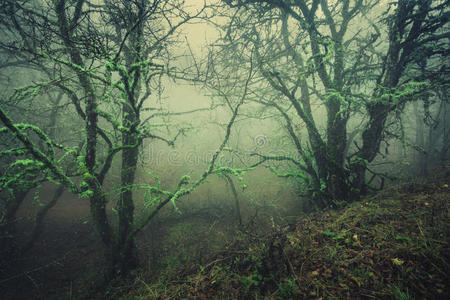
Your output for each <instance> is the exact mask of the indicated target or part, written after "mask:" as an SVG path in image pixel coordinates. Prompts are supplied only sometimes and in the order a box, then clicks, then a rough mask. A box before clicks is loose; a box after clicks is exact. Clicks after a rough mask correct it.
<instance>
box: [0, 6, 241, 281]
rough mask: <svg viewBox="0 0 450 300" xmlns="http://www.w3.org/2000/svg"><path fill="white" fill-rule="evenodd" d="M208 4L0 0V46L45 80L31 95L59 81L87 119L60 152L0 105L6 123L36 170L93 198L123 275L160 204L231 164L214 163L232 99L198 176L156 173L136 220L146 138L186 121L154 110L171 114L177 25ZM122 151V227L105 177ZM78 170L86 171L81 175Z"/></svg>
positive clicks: (113, 261)
mask: <svg viewBox="0 0 450 300" xmlns="http://www.w3.org/2000/svg"><path fill="white" fill-rule="evenodd" d="M204 10H205V6H204V7H203V8H201V9H199V10H195V9H190V11H191V13H188V10H187V8H186V6H185V3H184V1H178V0H157V1H145V0H133V1H125V0H123V1H109V0H105V1H95V2H94V1H84V0H77V1H65V0H56V1H52V2H42V1H38V0H36V1H3V2H2V10H1V14H2V26H4V30H5V31H7V32H8V33H9V36H8V38H5V39H4V40H3V43H2V49H4V50H5V51H7V52H8V54H9V55H11V56H13V57H15V56H16V55H21V56H23V57H24V58H25V59H26V60H27V62H28V63H29V64H31V65H32V66H33V68H35V69H37V70H38V71H39V72H40V76H41V78H40V79H41V80H42V81H41V82H39V83H35V84H34V85H33V88H34V89H33V91H34V92H33V96H35V95H37V94H45V93H46V91H47V90H48V89H49V88H56V89H59V90H60V91H62V92H63V93H64V95H65V97H64V101H66V103H69V104H70V105H71V107H73V109H74V111H75V112H76V113H77V115H78V118H79V119H80V120H81V122H83V124H84V130H83V131H82V141H83V144H82V146H81V147H77V146H76V145H73V144H70V143H69V144H68V145H65V146H63V147H60V148H61V150H59V151H58V152H57V153H56V154H55V155H49V154H48V152H49V151H50V150H51V149H52V148H53V145H54V144H56V141H54V140H51V139H49V138H48V136H47V135H42V136H40V137H39V138H40V140H44V141H47V140H49V142H48V143H47V144H46V145H45V146H44V148H43V149H41V148H39V147H38V145H37V143H36V142H35V141H33V140H31V139H30V137H29V134H27V132H25V131H24V129H23V128H22V126H20V125H19V124H15V123H14V122H13V120H12V119H11V118H10V117H9V116H8V113H7V112H6V111H5V109H4V107H3V105H2V107H0V120H1V121H2V122H3V124H4V125H5V127H4V128H3V131H5V130H8V131H9V132H10V134H12V137H13V138H14V140H15V141H17V142H19V143H20V144H22V145H23V147H24V148H25V150H26V153H27V155H29V156H31V157H32V158H33V159H32V161H33V163H34V164H38V165H39V166H40V169H39V172H40V174H42V173H44V174H45V176H46V178H47V179H48V180H51V181H53V182H57V183H58V184H60V185H62V186H64V187H65V188H66V189H68V190H70V191H71V192H73V193H75V194H77V195H79V196H80V197H81V198H87V199H89V202H90V208H91V216H92V220H93V223H94V225H95V227H96V229H97V231H98V233H99V235H100V237H101V239H102V241H103V243H104V244H105V246H106V249H107V259H108V261H109V262H110V274H113V275H125V274H127V273H128V272H129V271H130V270H131V269H133V268H134V267H135V266H136V264H137V257H136V249H135V236H136V234H137V233H138V232H140V231H141V230H142V229H143V228H144V227H145V226H146V225H147V224H148V223H149V222H150V220H151V219H152V218H153V217H154V216H155V215H156V214H157V213H158V211H160V209H161V208H163V207H164V206H165V205H167V204H168V203H172V204H173V205H174V206H175V202H176V201H177V200H178V199H179V198H180V197H182V196H184V195H186V194H189V193H191V192H192V191H193V190H194V189H196V188H197V187H198V186H199V185H200V184H201V183H203V182H204V181H205V179H206V178H207V176H209V175H210V174H212V173H217V172H225V173H226V172H227V170H224V169H223V168H216V166H215V162H216V160H217V158H218V156H219V154H220V152H221V151H222V150H223V148H224V147H225V145H226V143H227V141H228V139H229V136H230V128H231V126H232V125H233V123H234V120H235V118H236V115H237V112H238V109H239V107H240V105H241V104H242V103H234V104H233V105H232V106H230V109H231V112H232V115H231V118H230V121H229V123H228V125H227V128H226V134H225V137H224V140H223V142H222V143H221V145H220V146H219V147H218V150H217V152H215V153H214V155H213V157H212V159H211V161H210V163H209V164H208V167H207V169H206V170H205V172H204V173H203V174H202V175H201V176H200V178H199V179H197V180H195V181H192V182H190V179H189V177H188V176H183V177H182V178H181V179H180V181H179V183H178V185H177V186H176V187H175V189H174V190H173V191H167V190H164V189H162V188H161V186H160V185H159V184H158V180H155V182H149V183H145V184H141V185H140V186H141V187H142V188H144V189H146V190H147V194H148V195H149V197H148V198H147V200H146V201H147V203H146V204H147V206H148V207H149V211H148V212H147V215H146V216H145V217H144V218H143V220H142V221H141V222H140V223H137V222H136V220H135V219H134V207H135V199H134V197H133V192H134V191H135V190H136V188H137V184H136V183H135V174H136V168H137V163H138V159H139V147H140V146H141V145H142V143H143V140H144V139H153V140H154V139H158V140H162V141H164V142H165V143H167V144H168V145H169V146H173V145H174V142H175V140H176V139H177V137H178V136H179V135H180V134H183V133H184V131H185V129H184V128H179V129H176V128H169V129H170V131H169V132H163V131H161V129H159V128H161V126H157V123H158V120H160V119H161V117H166V116H168V115H170V114H171V112H167V111H166V110H165V109H163V108H164V107H163V106H162V105H160V103H161V101H160V100H161V99H160V97H159V96H160V95H161V89H162V82H163V80H162V78H163V77H164V76H169V77H170V75H171V74H174V73H176V72H175V70H174V68H173V66H172V61H176V55H178V54H177V53H176V51H175V50H176V48H177V46H178V44H179V42H178V40H177V38H176V33H177V30H178V29H179V28H180V27H181V26H182V25H184V24H186V23H187V22H189V21H190V20H193V19H195V18H198V17H200V16H201V15H202V14H203V13H204ZM2 102H3V103H4V100H2ZM193 112H194V111H190V112H186V113H193ZM175 113H176V114H180V113H183V112H175ZM158 118H159V119H158ZM162 120H163V121H164V119H162ZM152 124H154V125H155V126H152ZM174 131H175V132H174ZM162 134H169V135H171V138H165V137H164V136H163V135H162ZM74 153H75V156H76V157H75V158H73V159H72V161H74V162H75V163H76V171H75V173H69V172H66V171H65V170H64V169H63V168H62V167H61V161H62V160H63V159H64V158H67V157H70V155H71V154H74ZM77 153H78V154H77ZM118 154H120V188H119V196H118V202H117V205H116V211H117V213H116V216H117V228H116V227H115V226H114V225H112V222H111V221H110V218H109V216H108V211H107V209H106V204H107V202H108V200H109V199H108V196H107V195H108V193H107V190H105V186H104V181H105V178H106V176H107V175H108V174H109V173H110V172H111V165H112V164H113V160H114V159H115V157H116V156H117V155H118ZM74 177H80V178H81V183H80V184H77V183H76V181H75V180H74Z"/></svg>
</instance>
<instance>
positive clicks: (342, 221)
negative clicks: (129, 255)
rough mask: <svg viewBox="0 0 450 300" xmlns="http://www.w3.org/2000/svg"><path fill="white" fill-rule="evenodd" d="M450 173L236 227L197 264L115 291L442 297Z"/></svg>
mask: <svg viewBox="0 0 450 300" xmlns="http://www.w3.org/2000/svg"><path fill="white" fill-rule="evenodd" d="M449 181H450V180H449V178H448V177H447V178H442V179H440V180H437V181H433V182H425V183H411V184H405V185H401V186H398V187H392V188H389V189H387V190H385V191H383V192H381V193H379V194H377V195H375V196H372V197H369V198H366V199H364V200H363V201H361V202H356V203H352V204H350V205H348V206H347V207H345V208H343V209H340V210H329V211H325V212H321V213H315V214H311V215H308V216H307V217H305V218H304V219H303V220H302V221H300V222H298V223H296V224H293V225H291V226H286V227H283V228H280V227H277V226H274V227H273V228H272V229H273V230H272V232H271V233H270V234H267V235H265V236H264V237H261V236H253V235H252V234H251V233H249V232H247V233H244V232H242V233H240V234H239V235H237V237H236V241H235V242H234V243H233V244H231V245H229V246H228V247H227V248H226V249H224V250H223V251H221V252H220V253H217V254H216V255H215V256H213V257H211V259H210V260H209V261H210V262H209V263H207V264H205V265H203V266H200V269H199V266H195V267H192V266H190V267H189V266H185V267H184V268H181V269H180V270H178V275H177V276H176V278H171V279H170V280H166V281H163V280H160V281H159V282H158V283H148V282H147V283H145V282H144V281H139V282H138V281H135V282H134V283H133V284H132V286H133V287H132V288H131V290H129V291H128V292H127V293H126V295H123V294H122V297H125V298H129V297H130V298H134V299H183V298H187V299H380V298H381V299H386V298H387V299H450V288H449V286H448V284H446V283H448V282H450V278H449V277H450V276H449V272H448V270H449V269H450V260H449V259H450V247H449V241H450V238H449V236H450V230H449V229H450V226H449V225H450V221H449V220H450V218H449V199H450V188H449V183H450V182H449ZM122 291H123V290H122ZM110 292H111V293H112V294H115V295H116V296H117V295H118V293H120V292H119V291H117V290H116V291H115V292H116V293H115V292H114V289H111V290H110ZM117 292H118V293H117Z"/></svg>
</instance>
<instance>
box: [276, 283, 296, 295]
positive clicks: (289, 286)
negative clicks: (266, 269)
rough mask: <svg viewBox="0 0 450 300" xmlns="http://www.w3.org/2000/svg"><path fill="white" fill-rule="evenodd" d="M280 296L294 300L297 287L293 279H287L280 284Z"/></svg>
mask: <svg viewBox="0 0 450 300" xmlns="http://www.w3.org/2000/svg"><path fill="white" fill-rule="evenodd" d="M278 289H279V290H280V295H281V297H282V298H283V299H292V298H294V296H295V295H296V294H297V293H296V290H297V287H296V285H295V282H294V281H293V280H291V279H286V280H284V281H282V282H280V283H279V284H278Z"/></svg>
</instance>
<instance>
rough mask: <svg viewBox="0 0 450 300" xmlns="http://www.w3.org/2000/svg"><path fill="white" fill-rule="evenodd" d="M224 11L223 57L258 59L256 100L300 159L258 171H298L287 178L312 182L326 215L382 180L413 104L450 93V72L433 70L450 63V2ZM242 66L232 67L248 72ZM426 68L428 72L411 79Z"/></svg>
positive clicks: (258, 3)
mask: <svg viewBox="0 0 450 300" xmlns="http://www.w3.org/2000/svg"><path fill="white" fill-rule="evenodd" d="M223 3H224V4H226V5H225V6H224V7H225V8H224V10H223V12H222V14H223V15H224V16H226V17H227V18H228V21H227V22H226V24H225V25H223V26H222V25H220V26H219V27H220V29H221V33H222V35H221V38H220V39H219V41H218V42H217V43H216V47H220V48H221V49H223V48H227V47H232V46H231V45H234V46H233V47H235V48H237V49H238V50H237V51H239V52H249V51H250V50H249V49H256V50H255V55H254V56H253V60H254V65H255V66H257V67H256V68H257V69H258V71H259V73H258V75H259V76H256V79H255V80H254V81H252V82H251V84H250V92H249V95H250V96H249V97H248V100H249V101H253V102H256V103H259V104H261V105H264V106H267V107H270V108H271V109H272V111H275V112H276V113H277V114H278V116H279V117H280V118H281V119H282V120H283V121H284V123H285V129H286V132H287V134H288V135H289V136H290V138H291V140H292V143H293V145H294V148H295V151H296V155H295V156H296V157H297V158H298V159H297V158H296V157H294V156H292V155H281V156H270V155H264V154H261V153H255V154H254V155H255V156H256V157H258V158H259V159H260V160H259V162H258V163H257V164H261V163H264V162H266V161H267V160H286V161H289V162H290V163H292V164H293V165H294V166H295V167H296V168H297V171H296V172H294V173H289V174H285V175H286V176H294V177H297V178H301V179H303V180H305V181H306V183H307V185H308V186H309V187H310V189H311V191H312V194H313V196H314V198H315V199H316V203H317V204H318V205H319V206H321V207H324V206H328V205H330V204H331V205H332V204H337V203H340V202H342V201H351V200H352V199H356V198H358V197H359V195H360V194H364V193H367V192H368V190H369V189H370V188H371V185H370V182H372V181H373V177H374V176H378V175H380V174H378V173H376V172H373V171H372V170H371V169H370V163H371V162H372V161H373V160H374V159H375V158H376V157H377V155H378V153H379V151H380V146H381V144H382V143H383V141H384V140H385V139H387V138H388V137H389V134H388V133H389V128H390V126H391V125H393V124H399V122H401V118H400V117H401V112H402V110H403V109H404V107H405V104H406V103H408V102H410V101H413V100H417V99H418V98H419V96H420V95H423V94H424V93H426V91H427V90H430V89H431V88H434V87H436V86H441V85H443V84H448V79H444V78H442V75H441V76H439V74H441V73H442V72H444V73H446V72H447V71H448V66H446V65H445V64H444V65H443V66H436V65H435V64H433V63H431V62H432V61H433V59H436V58H439V57H447V56H448V50H447V49H446V42H448V37H449V32H448V17H449V11H448V1H406V0H405V1H403V0H400V1H398V2H396V3H390V4H385V5H382V2H380V1H364V0H345V1H327V0H312V1H303V0H298V1H282V0H277V1H266V0H237V1H236V0H225V1H223ZM380 6H381V7H383V9H381V10H380V9H379V8H380ZM230 8H232V9H231V10H229V9H230ZM361 24H364V27H365V28H364V30H362V29H361V27H360V26H361ZM216 52H217V53H222V52H220V51H216ZM241 58H242V56H238V59H236V60H234V61H233V62H232V63H234V64H236V65H239V64H243V62H242V61H240V60H239V59H241ZM229 60H232V58H230V59H229ZM419 62H425V67H424V70H423V71H422V72H420V73H416V72H412V69H414V67H415V66H417V65H418V63H419ZM228 63H230V61H229V62H228ZM435 79H439V80H435ZM316 107H318V108H316ZM315 110H317V111H319V110H322V111H320V112H315ZM321 112H323V114H325V115H326V118H324V119H325V121H323V122H322V117H321ZM389 120H391V121H392V122H391V121H389ZM299 128H300V129H299ZM301 128H304V130H303V129H301ZM305 133H306V134H307V140H306V141H304V140H303V139H302V138H301V135H302V134H305ZM370 172H371V173H372V178H370V179H369V180H367V179H366V174H367V173H370ZM381 182H383V181H381Z"/></svg>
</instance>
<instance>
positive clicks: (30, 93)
mask: <svg viewBox="0 0 450 300" xmlns="http://www.w3.org/2000/svg"><path fill="white" fill-rule="evenodd" d="M446 4H448V3H447V1H406V0H401V1H394V2H389V1H378V0H367V1H356V0H355V1H353V0H348V1H347V0H346V1H296V2H295V1H263V0H262V1H253V0H248V1H241V0H239V1H233V0H224V1H181V0H173V1H172V0H162V1H140V0H139V1H138V0H136V1H134V0H133V1H110V0H104V1H100V0H98V1H64V0H59V1H43V0H32V1H9V0H8V1H3V2H2V4H0V14H1V15H0V19H1V20H2V21H0V57H1V60H0V86H1V89H0V170H1V172H2V173H1V176H2V177H1V179H0V196H1V199H0V201H1V202H0V238H1V239H0V241H1V247H0V253H1V255H2V257H3V258H2V260H1V261H0V266H1V268H2V271H1V277H0V285H1V286H2V289H3V288H4V289H7V291H8V292H7V295H8V297H10V298H11V299H13V298H14V297H15V298H17V299H20V298H24V297H25V298H26V297H30V295H32V294H33V293H37V294H38V296H37V297H38V298H46V297H59V296H61V295H63V294H65V293H66V292H64V291H63V289H67V288H68V287H67V284H66V283H67V282H70V298H71V297H72V295H74V296H77V297H81V298H82V297H83V296H80V295H82V294H83V293H84V292H86V293H87V290H89V289H91V290H97V291H99V288H98V286H99V285H102V284H103V283H104V282H106V283H111V282H114V281H113V280H118V281H117V282H120V280H128V279H129V278H131V277H133V276H135V275H130V274H136V273H133V272H137V271H136V270H145V271H142V272H143V273H145V274H146V275H142V276H144V277H145V276H147V277H145V278H146V279H145V280H149V282H150V281H152V282H154V281H155V282H156V281H158V280H160V279H161V278H171V276H178V275H175V274H177V273H176V272H177V270H179V269H180V270H184V269H183V268H186V270H187V269H192V268H197V269H198V266H199V265H200V266H201V265H203V264H206V265H208V264H207V263H208V262H209V261H211V257H214V255H215V254H217V253H221V251H224V250H223V249H232V248H233V247H234V246H235V245H239V244H245V243H247V242H250V241H254V240H258V239H263V238H267V237H268V236H270V235H271V234H272V235H273V236H278V235H277V234H278V233H279V232H285V231H286V230H287V229H286V228H291V227H292V226H294V225H293V224H296V222H302V221H305V220H309V219H308V218H314V217H311V216H315V214H317V213H321V212H325V213H326V212H327V211H334V210H336V211H339V210H340V209H345V208H346V207H350V206H351V205H353V203H358V201H361V200H362V199H366V198H367V197H371V196H373V195H375V194H376V193H378V192H380V191H385V190H386V189H389V188H390V187H393V186H396V185H399V184H404V183H408V182H415V181H418V180H430V179H433V178H440V177H445V176H447V175H448V172H449V167H450V165H449V162H450V156H449V155H450V154H449V151H448V150H449V145H450V136H449V132H450V119H449V114H448V112H449V103H448V88H449V86H448V72H449V71H448V67H449V65H448V61H449V60H448V45H449V38H448V29H449V28H448V14H449V11H448V6H447V5H446ZM445 174H447V175H445ZM289 230H290V229H289ZM274 240H275V238H273V239H272V243H273V242H274ZM244 241H245V242H244ZM230 245H231V246H230ZM233 245H234V246H233ZM271 245H272V244H271ZM270 249H271V250H270V251H271V253H272V246H271V248H270ZM250 250H251V249H250ZM250 250H249V252H251V251H250ZM280 251H282V250H280ZM271 255H272V254H271ZM213 261H214V260H213ZM58 262H59V263H60V265H59V267H58ZM30 270H32V271H30ZM34 270H35V271H34ZM41 271H42V272H41ZM47 271H48V272H47ZM34 272H36V273H34ZM58 272H62V273H63V274H69V273H71V274H73V275H70V276H69V275H64V276H66V277H67V278H66V277H64V276H63V277H64V278H65V279H64V280H66V281H67V282H66V283H62V286H63V288H61V289H58V288H55V286H58V284H59V283H58V282H59V281H58V280H54V278H53V277H55V276H56V277H57V275H55V274H58ZM183 272H184V271H183ZM186 272H187V271H186ZM43 273H46V274H43ZM130 276H131V277H130ZM26 277H27V278H28V279H27V280H24V281H23V282H22V283H20V280H22V279H23V278H26ZM96 277H98V278H96ZM135 277H136V276H135ZM138 277H139V276H138ZM100 278H101V279H100ZM64 280H61V282H63V281H64ZM270 280H274V279H270ZM270 280H269V281H270ZM52 281H54V282H53V283H52ZM35 282H38V283H35ZM117 282H116V283H117ZM261 282H262V281H261ZM280 282H281V281H280ZM280 284H281V283H279V282H277V283H273V285H274V286H278V289H280V290H282V289H281V287H280ZM256 285H257V284H255V286H256ZM52 289H55V290H54V292H52V291H51V290H52ZM72 289H76V292H75V290H74V291H73V290H72ZM52 293H53V294H52ZM13 295H16V296H13ZM65 295H66V294H65ZM86 295H87V294H86ZM116 296H117V295H116ZM155 298H157V297H155ZM286 299H287V298H286Z"/></svg>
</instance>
